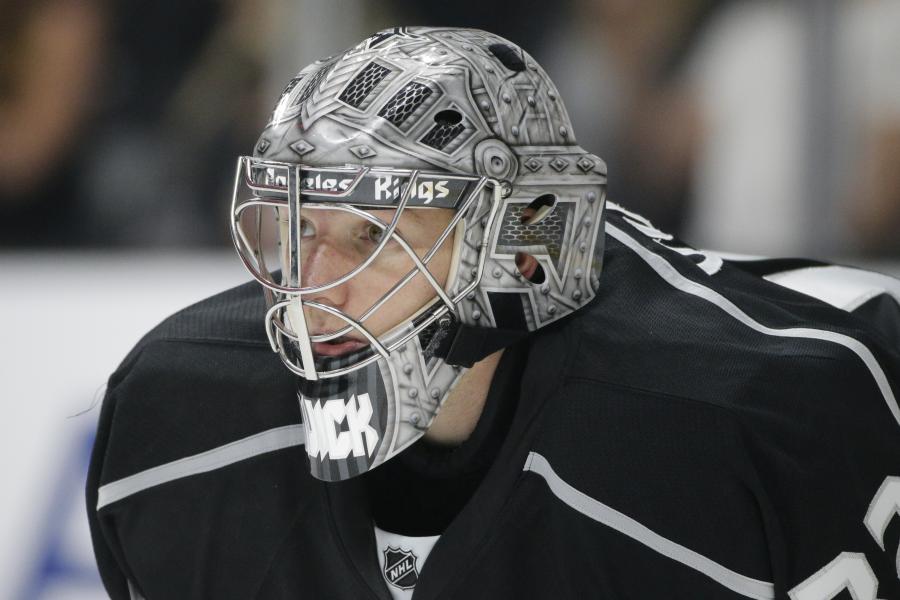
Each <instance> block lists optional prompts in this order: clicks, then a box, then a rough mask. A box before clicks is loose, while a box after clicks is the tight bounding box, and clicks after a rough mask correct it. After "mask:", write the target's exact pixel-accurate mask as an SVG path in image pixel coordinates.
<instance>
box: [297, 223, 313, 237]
mask: <svg viewBox="0 0 900 600" xmlns="http://www.w3.org/2000/svg"><path fill="white" fill-rule="evenodd" d="M315 234H316V229H315V227H313V224H312V223H311V222H310V221H309V220H307V219H300V237H301V238H305V237H312V236H314V235H315Z"/></svg>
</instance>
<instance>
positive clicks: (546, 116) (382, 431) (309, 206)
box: [231, 27, 606, 481]
mask: <svg viewBox="0 0 900 600" xmlns="http://www.w3.org/2000/svg"><path fill="white" fill-rule="evenodd" d="M605 183H606V166H605V164H604V163H603V161H602V160H600V159H599V158H597V157H596V156H594V155H592V154H590V153H588V152H585V151H584V150H583V149H582V148H580V147H579V146H578V145H577V144H576V142H575V138H574V135H573V133H572V125H571V123H570V122H569V118H568V115H567V114H566V110H565V108H564V106H563V104H562V101H561V100H560V98H559V94H558V92H557V90H556V87H555V86H554V85H553V82H552V81H551V80H550V79H549V77H548V76H547V74H546V73H545V72H544V71H543V69H541V67H540V66H539V65H538V64H537V63H536V62H535V61H534V59H532V58H531V57H530V56H529V55H528V54H526V53H525V52H524V51H523V50H522V49H521V48H519V47H518V46H516V45H515V44H512V43H511V42H509V41H507V40H504V39H503V38H500V37H498V36H496V35H493V34H490V33H487V32H484V31H477V30H472V29H444V28H428V27H416V28H413V27H409V28H406V27H398V28H395V29H392V30H385V31H382V32H379V33H377V34H375V35H373V36H372V37H370V38H368V39H366V40H364V41H363V42H361V43H360V44H358V45H356V46H354V47H353V48H350V49H349V50H347V51H345V52H343V53H341V54H339V55H336V56H333V57H329V58H326V59H323V60H320V61H317V62H316V63H314V64H312V65H309V66H308V67H306V68H304V69H303V70H302V71H300V73H299V74H298V75H297V76H296V77H294V78H293V79H291V81H290V82H289V83H288V85H287V87H286V88H285V90H284V92H283V94H282V96H281V98H280V100H279V101H278V104H277V106H276V107H275V110H274V112H273V114H272V117H271V119H270V121H269V123H268V124H267V125H266V128H265V130H264V131H263V133H262V136H261V137H260V139H259V141H258V142H257V144H256V148H255V152H254V155H253V156H245V157H241V158H240V159H239V161H238V167H237V173H236V178H235V187H234V197H233V201H232V207H231V225H232V227H231V229H232V237H233V240H234V244H235V247H236V248H237V250H238V253H239V255H240V257H241V259H242V260H243V262H244V264H245V265H246V267H247V269H248V270H249V271H250V273H251V274H252V275H253V277H254V278H255V279H256V280H258V281H259V282H260V283H261V284H262V285H263V288H264V292H265V296H266V300H267V304H268V311H267V313H266V317H265V328H266V332H267V334H268V337H269V341H270V342H271V345H272V349H273V350H274V351H275V352H277V353H278V355H279V356H280V357H281V359H282V361H283V362H284V364H285V365H286V366H287V368H288V369H290V370H291V371H292V372H293V373H295V374H296V375H297V376H298V400H299V402H300V408H301V412H302V416H303V423H304V427H305V430H306V451H307V454H308V455H309V461H310V466H311V469H312V474H313V475H314V476H315V477H317V478H319V479H323V480H326V481H335V480H341V479H347V478H349V477H353V476H355V475H358V474H360V473H363V472H365V471H367V470H369V469H371V468H373V467H376V466H377V465H379V464H381V463H383V462H384V461H386V460H388V459H390V458H391V457H393V456H395V455H396V454H397V453H399V452H401V451H402V450H403V449H404V448H406V447H408V446H409V445H410V444H412V443H413V442H414V441H416V440H417V439H419V438H420V437H421V436H422V435H423V434H424V433H425V432H426V431H427V429H428V427H429V426H430V424H431V423H432V421H433V420H434V418H435V416H436V415H437V413H438V411H439V410H440V408H441V405H442V404H443V402H444V401H445V399H446V398H447V396H448V394H449V393H450V391H451V390H452V389H453V386H454V385H455V384H456V382H457V381H458V380H459V378H460V377H461V376H462V375H463V374H464V373H465V371H466V368H468V367H471V366H472V365H473V364H474V363H475V362H477V361H479V360H481V359H483V358H485V357H486V356H488V355H490V354H492V353H493V352H496V351H497V350H500V349H502V348H504V347H506V346H509V345H511V344H513V343H515V342H517V341H519V340H520V339H522V338H524V337H525V336H527V335H528V334H529V333H530V332H533V331H535V330H537V329H538V328H540V327H544V326H545V325H549V324H550V323H553V322H555V321H558V320H559V319H562V318H563V317H565V316H566V315H568V314H570V313H572V312H573V311H575V310H578V309H579V308H581V307H582V306H584V305H585V304H586V303H588V302H589V301H590V300H591V299H592V298H593V297H594V295H595V292H596V290H597V287H598V279H597V278H598V276H599V272H600V268H601V261H602V254H603V244H602V239H603V238H602V232H603V224H602V221H603V204H604V201H605Z"/></svg>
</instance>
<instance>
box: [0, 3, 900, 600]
mask: <svg viewBox="0 0 900 600" xmlns="http://www.w3.org/2000/svg"><path fill="white" fill-rule="evenodd" d="M0 14H2V15H3V17H2V19H0V340H2V342H0V377H3V380H4V382H5V385H4V388H3V392H2V393H3V396H4V404H3V406H4V407H5V408H6V410H7V411H10V412H7V413H6V418H5V419H3V420H2V423H3V425H2V427H3V429H2V430H0V433H2V436H3V437H2V440H3V441H2V443H3V450H4V452H3V453H2V456H3V458H2V460H3V461H4V462H3V468H4V470H3V472H4V473H5V474H6V480H7V485H6V487H5V490H4V493H3V494H2V497H0V503H2V504H0V598H16V599H29V600H30V599H38V598H40V599H50V598H53V599H63V598H66V599H76V598H78V599H82V598H83V599H89V598H90V599H94V598H103V597H104V594H103V592H102V588H101V587H100V585H99V580H98V578H97V576H96V573H95V568H94V566H93V558H92V555H91V551H90V543H89V539H88V537H87V527H86V524H85V523H84V518H83V515H84V510H85V509H84V506H83V500H82V498H83V496H82V486H83V481H84V469H85V465H86V461H87V457H88V452H89V449H90V444H91V441H92V436H93V428H94V426H95V423H96V419H97V412H98V411H97V409H96V407H94V408H93V409H91V406H92V404H93V403H94V402H95V400H96V399H97V398H99V397H100V396H101V395H102V390H103V387H102V386H103V384H104V381H105V379H106V377H107V376H108V375H109V374H110V373H111V372H112V370H113V369H114V368H115V367H116V365H117V363H118V361H119V360H120V359H121V358H122V357H123V356H124V355H125V353H126V352H127V351H128V349H129V348H130V347H131V346H132V345H134V343H136V342H137V340H138V339H139V337H140V335H141V334H143V333H144V332H146V331H147V330H148V329H149V328H150V327H152V326H153V325H154V324H155V323H156V322H158V321H159V320H161V319H162V318H164V317H165V316H166V315H168V314H170V313H171V312H173V311H175V310H177V309H178V308H180V307H182V306H184V305H186V304H189V303H191V302H193V301H196V300H199V299H201V298H202V297H203V296H206V295H209V294H211V293H213V292H215V291H217V290H219V289H222V288H225V287H227V286H230V285H234V284H236V283H239V282H241V281H243V280H245V279H246V277H245V276H244V274H243V272H242V270H241V267H240V266H239V264H238V261H237V259H236V257H234V256H233V253H232V251H231V249H230V245H229V244H230V243H229V241H228V240H229V238H228V230H227V216H228V215H227V213H228V204H229V201H230V186H231V178H232V171H233V165H234V161H235V158H236V156H238V155H240V154H248V153H250V152H251V150H252V147H253V143H254V141H255V139H256V136H257V135H258V133H259V131H260V129H261V128H262V126H263V125H264V123H265V121H266V118H267V116H268V112H269V111H270V110H271V108H272V106H273V105H274V103H275V100H276V99H277V98H278V95H279V93H280V91H281V89H282V88H283V87H284V84H285V83H286V82H287V81H288V80H289V79H290V78H291V76H292V75H293V74H294V73H296V72H297V71H298V70H299V69H300V67H302V66H303V65H305V64H307V63H309V62H311V61H313V60H315V59H316V58H319V57H322V56H327V55H330V54H333V53H335V52H337V51H339V50H341V49H343V48H345V47H348V46H351V45H353V44H355V43H356V42H357V41H359V40H361V39H362V38H364V37H366V36H368V35H369V34H371V33H372V32H374V31H376V30H378V29H381V28H384V27H390V26H395V25H413V24H427V25H463V26H469V27H480V28H484V29H488V30H490V31H494V32H496V33H498V34H501V35H503V36H505V37H508V38H509V39H511V40H513V41H515V42H517V43H519V44H520V45H522V46H523V47H525V48H526V49H528V50H529V51H530V53H531V54H532V55H533V56H534V57H535V58H537V60H538V61H539V62H540V63H541V64H543V65H544V67H545V68H546V69H547V71H548V72H549V73H550V75H551V77H552V78H553V79H554V80H555V81H556V83H557V85H558V87H559V89H560V92H561V94H562V97H563V98H564V99H565V101H566V104H567V106H568V109H569V113H570V115H571V118H572V121H573V124H574V126H575V132H576V134H577V136H576V137H577V138H578V142H579V143H580V144H581V145H582V146H584V147H585V148H587V149H588V150H590V151H592V152H594V153H596V154H598V155H599V156H601V157H603V158H604V159H606V161H607V163H608V166H609V182H610V183H609V196H610V198H611V199H612V200H613V201H615V202H617V203H620V204H623V205H625V206H626V207H627V208H630V209H631V210H634V211H636V212H639V213H641V214H643V215H645V216H647V217H648V218H650V220H651V221H653V222H654V223H655V224H656V225H657V226H658V227H660V228H661V229H663V230H668V231H671V232H672V233H675V234H676V235H677V236H679V237H681V238H683V239H685V240H686V241H688V242H690V243H692V244H693V245H696V246H700V247H705V248H711V249H715V250H721V251H726V252H738V253H748V254H757V255H766V256H789V255H790V256H808V257H813V258H820V259H825V260H832V261H838V262H844V263H851V264H862V265H865V266H868V267H870V268H876V269H878V270H881V271H884V272H888V273H892V274H895V275H897V274H900V34H898V32H900V0H841V1H839V0H792V1H787V0H783V1H778V0H769V1H762V0H754V1H749V0H743V1H741V0H672V1H670V2H654V1H651V0H555V1H554V2H529V1H525V0H515V1H513V0H495V1H489V0H456V1H455V2H422V1H421V0H390V1H388V0H382V1H379V2H372V1H369V2H365V1H363V0H294V1H289V0H257V1H255V2H237V1H234V0H231V1H227V0H179V1H177V2H175V1H173V0H154V1H150V0H32V1H30V2H16V1H13V0H0Z"/></svg>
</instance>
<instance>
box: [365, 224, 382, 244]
mask: <svg viewBox="0 0 900 600" xmlns="http://www.w3.org/2000/svg"><path fill="white" fill-rule="evenodd" d="M366 239H367V240H369V241H370V242H372V243H373V244H380V243H381V240H383V239H384V229H382V228H381V227H379V226H378V225H376V224H375V223H369V225H368V226H367V227H366Z"/></svg>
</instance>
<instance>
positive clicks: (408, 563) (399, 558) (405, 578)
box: [383, 546, 419, 590]
mask: <svg viewBox="0 0 900 600" xmlns="http://www.w3.org/2000/svg"><path fill="white" fill-rule="evenodd" d="M417 560H418V559H417V558H416V555H415V554H413V553H412V552H411V551H409V550H401V549H400V548H393V547H391V546H388V548H387V549H386V550H385V551H384V571H383V572H384V578H385V579H387V581H388V583H390V584H391V585H395V586H397V587H398V588H400V589H401V590H411V589H413V588H414V587H416V582H417V581H419V572H418V571H417V570H416V561H417Z"/></svg>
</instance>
